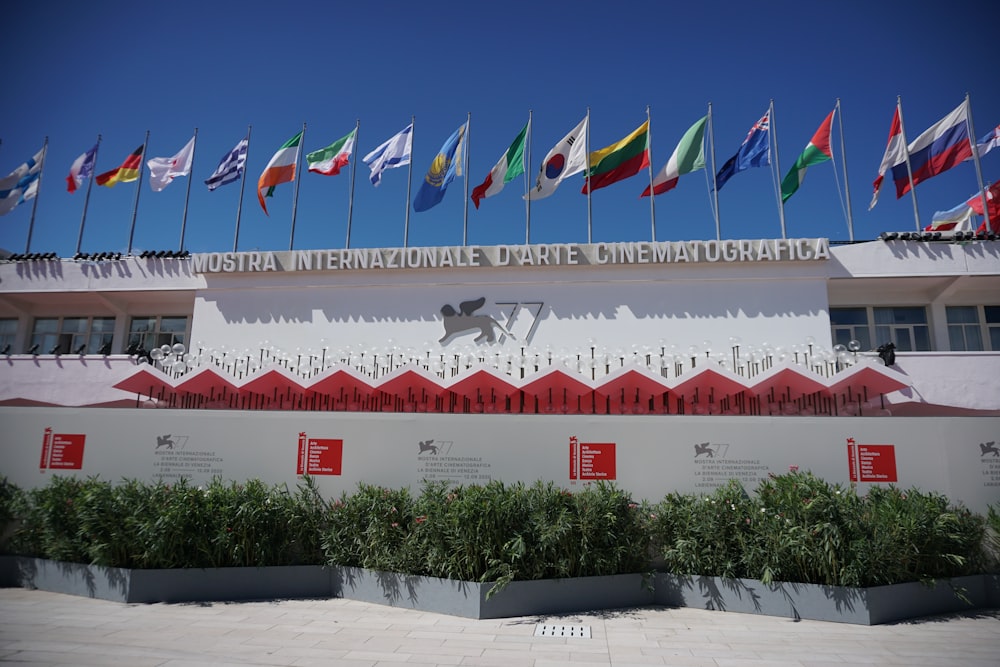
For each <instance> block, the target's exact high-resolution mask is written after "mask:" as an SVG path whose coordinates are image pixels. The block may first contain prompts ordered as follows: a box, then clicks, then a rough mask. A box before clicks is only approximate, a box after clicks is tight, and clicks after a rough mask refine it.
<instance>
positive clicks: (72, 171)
mask: <svg viewBox="0 0 1000 667" xmlns="http://www.w3.org/2000/svg"><path fill="white" fill-rule="evenodd" d="M96 162H97V144H94V147H93V148H91V149H90V150H89V151H87V152H86V153H84V154H83V155H81V156H80V157H78V158H77V159H75V160H73V164H72V165H70V168H69V176H67V177H66V191H67V192H76V191H77V188H79V187H80V186H81V185H83V182H84V181H85V180H87V179H88V178H90V177H91V176H92V175H93V174H94V164H95V163H96Z"/></svg>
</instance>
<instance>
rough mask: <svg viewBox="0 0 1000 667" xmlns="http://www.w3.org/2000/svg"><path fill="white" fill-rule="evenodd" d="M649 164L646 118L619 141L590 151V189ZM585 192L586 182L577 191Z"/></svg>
mask: <svg viewBox="0 0 1000 667" xmlns="http://www.w3.org/2000/svg"><path fill="white" fill-rule="evenodd" d="M648 166H649V121H648V120H647V121H646V122H645V123H643V124H642V125H640V126H639V128H638V129H637V130H636V131H635V132H633V133H632V134H630V135H628V136H627V137H625V138H624V139H622V140H621V141H618V142H616V143H613V144H611V145H610V146H605V147H604V148H602V149H601V150H599V151H594V152H593V153H591V154H590V171H589V172H588V180H589V181H590V191H591V192H593V191H594V190H597V189H599V188H603V187H605V186H608V185H611V184H612V183H617V182H618V181H621V180H624V179H626V178H628V177H629V176H635V175H636V174H638V173H639V172H640V171H641V170H643V169H645V168H646V167H648ZM580 192H582V193H583V194H587V183H586V181H585V182H584V184H583V189H582V190H580Z"/></svg>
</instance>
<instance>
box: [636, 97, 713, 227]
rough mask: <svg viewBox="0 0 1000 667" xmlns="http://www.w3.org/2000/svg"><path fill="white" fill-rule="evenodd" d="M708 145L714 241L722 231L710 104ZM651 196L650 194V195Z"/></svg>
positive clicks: (709, 107) (710, 106) (709, 106)
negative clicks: (710, 165) (710, 161)
mask: <svg viewBox="0 0 1000 667" xmlns="http://www.w3.org/2000/svg"><path fill="white" fill-rule="evenodd" d="M708 143H709V144H711V153H712V195H713V196H714V199H715V210H714V211H713V213H714V214H715V240H716V241H721V240H722V229H721V227H720V225H719V185H718V183H717V182H716V180H715V123H714V121H713V120H712V103H711V102H709V103H708ZM650 194H652V193H650Z"/></svg>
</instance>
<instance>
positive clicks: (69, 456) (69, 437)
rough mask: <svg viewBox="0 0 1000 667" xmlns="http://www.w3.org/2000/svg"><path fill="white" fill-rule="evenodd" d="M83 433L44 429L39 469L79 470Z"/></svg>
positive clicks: (84, 438)
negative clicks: (54, 431)
mask: <svg viewBox="0 0 1000 667" xmlns="http://www.w3.org/2000/svg"><path fill="white" fill-rule="evenodd" d="M86 439H87V436H86V435H85V434H83V433H53V432H52V429H51V428H47V429H45V435H44V437H43V438H42V457H41V461H39V464H38V468H39V470H80V469H82V468H83V446H84V442H85V441H86Z"/></svg>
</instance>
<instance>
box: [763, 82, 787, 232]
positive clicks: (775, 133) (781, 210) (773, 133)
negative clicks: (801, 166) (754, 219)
mask: <svg viewBox="0 0 1000 667" xmlns="http://www.w3.org/2000/svg"><path fill="white" fill-rule="evenodd" d="M768 114H770V116H769V117H770V120H769V121H768V124H769V125H770V127H771V136H772V137H773V138H774V169H772V170H771V174H772V176H771V178H772V179H774V178H776V179H777V180H778V183H779V186H778V217H779V218H780V219H781V238H783V239H784V238H788V237H787V236H786V235H785V202H783V201H782V200H781V186H780V183H781V164H780V163H779V162H778V129H777V123H775V122H774V100H773V99H772V100H771V106H770V108H769V109H768ZM775 172H777V175H775Z"/></svg>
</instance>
